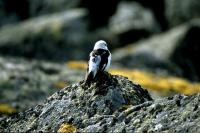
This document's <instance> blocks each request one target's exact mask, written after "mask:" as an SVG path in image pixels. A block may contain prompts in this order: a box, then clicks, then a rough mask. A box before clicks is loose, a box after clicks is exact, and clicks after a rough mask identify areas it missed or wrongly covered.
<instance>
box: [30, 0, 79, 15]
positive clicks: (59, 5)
mask: <svg viewBox="0 0 200 133" xmlns="http://www.w3.org/2000/svg"><path fill="white" fill-rule="evenodd" d="M28 2H29V8H30V9H29V10H30V11H29V12H30V16H31V17H33V16H40V15H43V14H50V13H55V12H60V11H64V10H69V9H71V8H77V7H78V6H79V5H80V2H81V0H73V1H71V0H56V1H54V0H43V1H41V0H34V1H32V0H28Z"/></svg>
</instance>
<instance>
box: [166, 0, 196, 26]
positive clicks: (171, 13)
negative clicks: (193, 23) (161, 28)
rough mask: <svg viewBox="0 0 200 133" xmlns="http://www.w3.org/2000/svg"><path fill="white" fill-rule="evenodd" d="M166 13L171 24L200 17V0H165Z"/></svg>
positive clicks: (174, 24)
mask: <svg viewBox="0 0 200 133" xmlns="http://www.w3.org/2000/svg"><path fill="white" fill-rule="evenodd" d="M165 8H166V9H165V14H166V18H167V20H168V23H169V24H170V26H176V25H179V24H182V23H184V22H187V21H190V20H191V19H194V18H199V17H200V2H199V0H165Z"/></svg>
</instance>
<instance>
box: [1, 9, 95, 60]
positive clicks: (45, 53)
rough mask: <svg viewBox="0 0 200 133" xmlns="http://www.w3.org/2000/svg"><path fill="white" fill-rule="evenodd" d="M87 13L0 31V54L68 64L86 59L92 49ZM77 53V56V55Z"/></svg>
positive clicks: (71, 12) (54, 16)
mask: <svg viewBox="0 0 200 133" xmlns="http://www.w3.org/2000/svg"><path fill="white" fill-rule="evenodd" d="M87 26H88V21H87V10H85V9H72V10H68V11H64V12H60V13H54V14H51V15H46V16H40V17H37V18H33V19H30V20H27V21H24V22H21V23H19V24H13V25H7V26H3V27H2V28H1V29H0V52H1V54H6V55H14V56H25V57H29V58H40V59H51V60H68V59H72V58H73V59H80V58H81V59H82V57H87V56H88V53H89V51H90V49H88V47H90V46H91V45H93V44H92V43H91V42H90V41H89V39H88V38H89V36H88V28H87ZM77 53H78V54H77Z"/></svg>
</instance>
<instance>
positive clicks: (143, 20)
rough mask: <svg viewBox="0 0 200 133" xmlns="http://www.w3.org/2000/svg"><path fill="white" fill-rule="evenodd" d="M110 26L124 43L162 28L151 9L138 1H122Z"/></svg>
mask: <svg viewBox="0 0 200 133" xmlns="http://www.w3.org/2000/svg"><path fill="white" fill-rule="evenodd" d="M109 28H110V30H111V31H112V32H114V33H115V34H117V35H118V36H119V38H120V40H121V41H122V42H123V43H130V42H133V41H136V40H139V39H141V38H144V37H147V36H149V35H150V34H152V33H156V32H158V31H159V30H160V28H159V25H158V24H157V22H156V20H155V18H154V15H153V13H152V12H151V10H148V9H145V8H143V7H142V6H141V5H140V4H139V3H136V2H124V1H123V2H121V3H119V5H118V8H117V11H116V14H114V15H113V16H112V17H111V18H110V21H109Z"/></svg>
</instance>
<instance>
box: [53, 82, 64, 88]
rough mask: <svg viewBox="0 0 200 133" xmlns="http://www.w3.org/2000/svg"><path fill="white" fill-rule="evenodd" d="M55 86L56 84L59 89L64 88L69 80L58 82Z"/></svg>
mask: <svg viewBox="0 0 200 133" xmlns="http://www.w3.org/2000/svg"><path fill="white" fill-rule="evenodd" d="M54 86H55V87H56V88H58V89H62V88H64V87H65V86H67V82H65V81H59V82H56V83H55V84H54Z"/></svg>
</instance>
